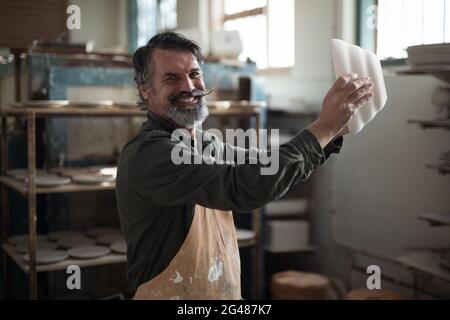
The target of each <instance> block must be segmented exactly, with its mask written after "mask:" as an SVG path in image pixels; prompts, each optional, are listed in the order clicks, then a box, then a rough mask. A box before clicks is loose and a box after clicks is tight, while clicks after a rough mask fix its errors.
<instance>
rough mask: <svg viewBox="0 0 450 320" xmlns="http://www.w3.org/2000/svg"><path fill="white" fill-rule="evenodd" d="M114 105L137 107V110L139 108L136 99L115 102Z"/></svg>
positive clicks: (124, 107) (123, 107) (128, 107)
mask: <svg viewBox="0 0 450 320" xmlns="http://www.w3.org/2000/svg"><path fill="white" fill-rule="evenodd" d="M114 105H115V106H116V107H118V108H121V109H136V110H138V105H137V103H136V102H135V101H129V102H115V103H114Z"/></svg>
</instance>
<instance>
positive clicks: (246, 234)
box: [236, 229, 255, 241]
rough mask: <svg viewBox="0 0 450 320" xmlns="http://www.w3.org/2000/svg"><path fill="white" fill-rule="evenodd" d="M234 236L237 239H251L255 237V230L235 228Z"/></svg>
mask: <svg viewBox="0 0 450 320" xmlns="http://www.w3.org/2000/svg"><path fill="white" fill-rule="evenodd" d="M236 237H237V239H238V241H246V240H252V239H254V238H255V232H253V231H252V230H244V229H237V230H236Z"/></svg>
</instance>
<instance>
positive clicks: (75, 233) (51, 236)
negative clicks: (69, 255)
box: [47, 230, 84, 241]
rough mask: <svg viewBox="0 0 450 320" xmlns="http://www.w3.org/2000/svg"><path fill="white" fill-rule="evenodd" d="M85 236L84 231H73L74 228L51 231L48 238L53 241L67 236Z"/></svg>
mask: <svg viewBox="0 0 450 320" xmlns="http://www.w3.org/2000/svg"><path fill="white" fill-rule="evenodd" d="M76 236H78V237H83V236H84V233H83V232H81V231H73V230H61V231H55V232H50V233H49V234H48V235H47V238H48V239H50V240H53V241H58V240H60V239H62V238H67V237H76Z"/></svg>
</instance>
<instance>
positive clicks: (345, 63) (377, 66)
mask: <svg viewBox="0 0 450 320" xmlns="http://www.w3.org/2000/svg"><path fill="white" fill-rule="evenodd" d="M331 41H332V43H331V47H332V54H333V62H334V71H335V75H336V79H337V78H339V77H341V76H343V75H344V74H347V73H352V72H355V73H357V74H358V75H359V76H369V77H370V78H371V79H372V81H373V83H374V84H375V87H374V91H373V93H374V96H373V98H372V99H370V101H369V102H367V103H366V104H364V105H362V106H361V107H359V108H358V110H357V111H356V113H355V115H354V116H353V117H352V118H351V119H350V121H349V123H348V129H349V131H350V133H352V134H356V133H358V132H360V131H361V130H362V129H363V128H364V126H365V125H366V124H367V123H369V122H370V121H372V119H373V118H375V115H376V114H377V113H378V112H380V111H381V110H382V109H383V108H384V106H385V105H386V101H387V91H386V85H385V83H384V77H383V70H382V69H381V63H380V60H379V59H378V57H377V56H376V55H375V54H374V53H373V52H371V51H368V50H364V49H362V48H360V47H358V46H355V45H353V44H350V43H347V42H345V41H342V40H338V39H333V40H331Z"/></svg>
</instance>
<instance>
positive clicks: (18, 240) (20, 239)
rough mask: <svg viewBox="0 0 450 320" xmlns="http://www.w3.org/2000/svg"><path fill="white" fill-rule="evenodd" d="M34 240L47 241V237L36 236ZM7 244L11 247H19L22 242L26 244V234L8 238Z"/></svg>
mask: <svg viewBox="0 0 450 320" xmlns="http://www.w3.org/2000/svg"><path fill="white" fill-rule="evenodd" d="M36 238H37V241H38V242H40V241H43V240H47V237H46V236H44V235H42V234H38V235H36ZM8 242H9V243H11V244H13V245H19V244H21V243H24V242H26V243H28V234H19V235H15V236H11V237H9V238H8Z"/></svg>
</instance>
